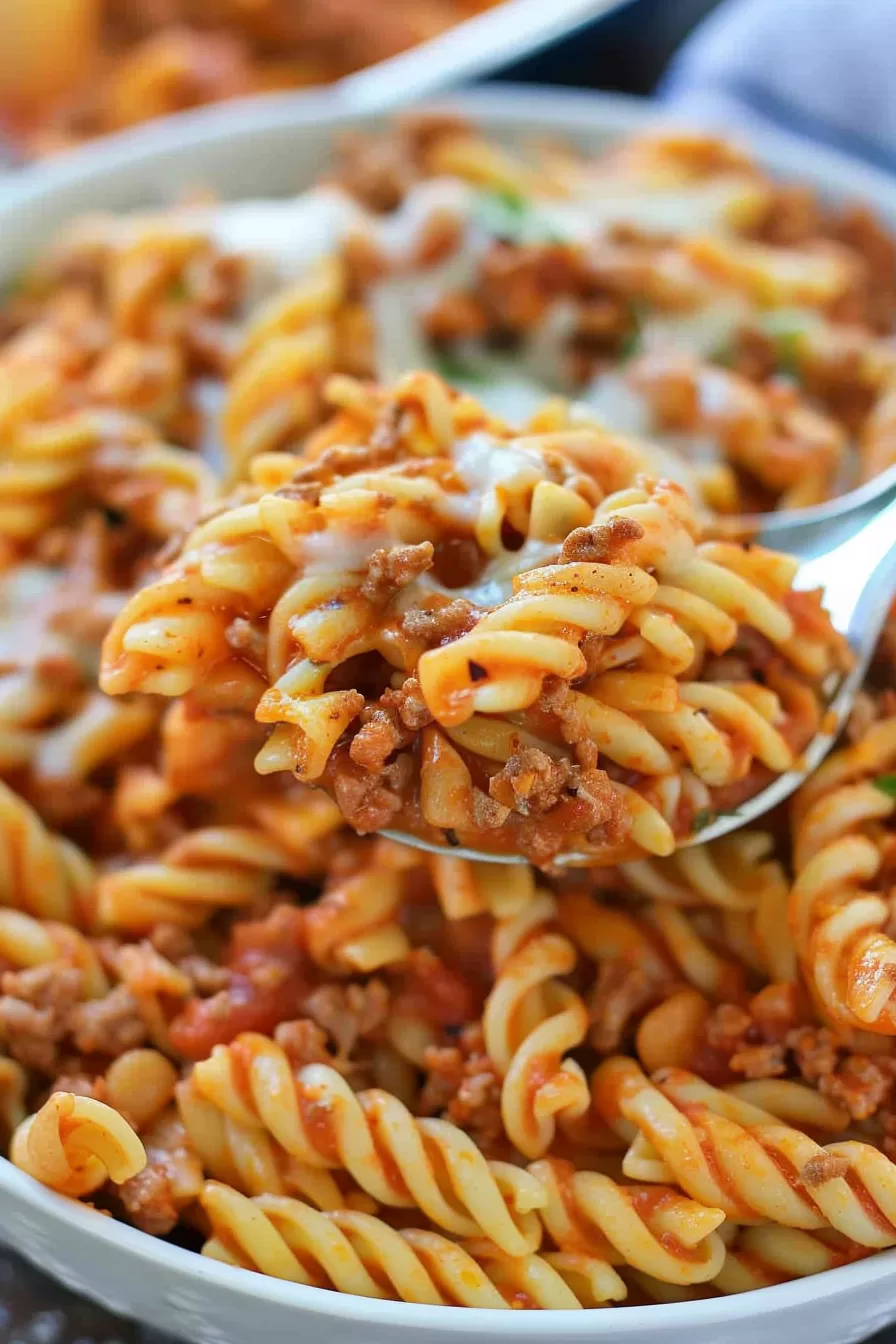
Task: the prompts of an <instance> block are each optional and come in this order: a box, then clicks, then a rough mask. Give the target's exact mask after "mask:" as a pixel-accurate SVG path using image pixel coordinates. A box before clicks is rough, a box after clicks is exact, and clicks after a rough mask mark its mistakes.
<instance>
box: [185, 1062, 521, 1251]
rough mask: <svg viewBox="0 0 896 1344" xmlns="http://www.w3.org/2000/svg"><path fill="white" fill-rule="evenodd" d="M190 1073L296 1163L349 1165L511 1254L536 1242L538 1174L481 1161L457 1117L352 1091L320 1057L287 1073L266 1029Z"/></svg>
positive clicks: (394, 1198)
mask: <svg viewBox="0 0 896 1344" xmlns="http://www.w3.org/2000/svg"><path fill="white" fill-rule="evenodd" d="M193 1078H194V1079H195V1084H196V1087H197V1089H198V1091H199V1092H200V1094H201V1095H202V1096H204V1097H205V1098H206V1099H208V1100H210V1101H211V1102H212V1103H213V1104H214V1105H215V1106H216V1107H217V1108H218V1109H219V1110H222V1111H223V1112H224V1113H225V1114H227V1115H228V1116H231V1117H232V1118H233V1119H235V1120H238V1121H240V1122H241V1123H242V1124H244V1125H247V1126H249V1127H250V1128H256V1129H257V1128H261V1129H263V1130H267V1131H268V1132H269V1133H270V1134H272V1135H273V1137H274V1138H275V1139H276V1140H277V1141H278V1143H279V1144H280V1146H281V1147H282V1148H283V1149H284V1150H285V1151H286V1152H287V1153H289V1154H290V1155H291V1156H292V1157H295V1158H298V1159H299V1161H301V1162H305V1163H307V1164H309V1165H311V1166H322V1167H331V1168H332V1167H335V1168H342V1169H345V1170H346V1171H348V1173H349V1174H350V1175H351V1176H352V1178H353V1179H354V1180H355V1181H356V1182H357V1183H358V1185H359V1186H360V1187H361V1188H362V1189H363V1190H365V1191H366V1192H367V1193H368V1194H369V1195H371V1196H372V1197H373V1198H374V1199H375V1200H377V1202H378V1203H383V1204H389V1205H394V1206H395V1207H399V1208H418V1209H420V1210H422V1212H423V1213H425V1214H426V1216H427V1218H429V1219H430V1220H431V1221H432V1222H434V1223H435V1224H436V1226H437V1227H442V1228H445V1229H446V1230H447V1231H449V1232H452V1233H454V1234H455V1235H459V1236H479V1235H485V1236H487V1237H489V1238H490V1239H491V1240H492V1241H493V1242H494V1243H495V1245H496V1246H498V1247H499V1248H500V1249H501V1250H504V1251H506V1252H507V1254H509V1255H525V1254H528V1253H529V1252H530V1251H531V1250H534V1249H535V1247H537V1245H538V1242H539V1239H540V1228H539V1224H538V1219H537V1218H536V1217H535V1216H534V1213H533V1210H534V1209H536V1208H538V1207H539V1206H540V1204H541V1202H542V1200H543V1194H542V1191H541V1188H540V1186H539V1185H538V1183H537V1181H534V1180H533V1179H532V1178H531V1177H529V1176H527V1174H526V1173H525V1172H524V1171H522V1170H520V1169H519V1168H517V1167H513V1166H510V1165H509V1164H508V1163H506V1162H492V1163H487V1162H486V1160H485V1158H484V1157H483V1156H482V1154H481V1153H480V1152H479V1150H478V1149H477V1148H476V1146H475V1144H473V1143H472V1141H471V1140H470V1139H469V1138H468V1137H467V1135H465V1134H464V1133H463V1132H462V1131H461V1130H459V1129H457V1128H456V1127H455V1126H454V1125H450V1124H448V1123H446V1122H445V1121H443V1120H425V1119H424V1120H418V1119H415V1118H414V1117H413V1116H412V1115H411V1114H410V1113H409V1112H408V1110H407V1109H406V1108H405V1107H404V1106H403V1105H402V1104H401V1102H400V1101H398V1099H397V1098H396V1097H391V1096H389V1095H388V1094H387V1093H384V1092H378V1091H369V1092H363V1093H361V1094H359V1095H358V1096H357V1097H356V1096H355V1094H354V1093H353V1092H352V1091H351V1089H350V1088H349V1087H348V1086H347V1084H346V1083H345V1081H344V1080H343V1079H342V1078H341V1077H340V1076H339V1074H338V1073H336V1072H335V1070H333V1069H331V1068H328V1067H327V1066H326V1065H320V1064H311V1065H308V1066H307V1067H306V1068H304V1069H301V1070H300V1071H299V1073H298V1074H297V1075H296V1077H295V1078H293V1075H292V1073H291V1071H290V1068H289V1063H288V1060H287V1058H286V1056H285V1055H284V1053H283V1051H282V1050H281V1049H280V1048H279V1047H278V1046H277V1045H275V1044H274V1042H273V1041H271V1040H268V1039H266V1038H265V1037H263V1036H257V1035H254V1036H253V1035H249V1036H244V1037H241V1038H238V1039H237V1040H236V1041H235V1042H234V1044H233V1045H231V1046H228V1047H218V1048H217V1049H216V1050H215V1051H213V1052H212V1055H211V1057H210V1059H208V1060H204V1061H201V1062H200V1063H199V1064H197V1065H196V1066H195V1067H194V1070H193ZM238 1080H245V1081H244V1083H241V1082H240V1081H238ZM246 1088H248V1092H247V1093H246V1092H245V1089H246ZM244 1094H245V1097H246V1099H244ZM383 1152H387V1153H388V1154H389V1159H390V1160H389V1162H388V1163H386V1162H385V1161H384V1159H383Z"/></svg>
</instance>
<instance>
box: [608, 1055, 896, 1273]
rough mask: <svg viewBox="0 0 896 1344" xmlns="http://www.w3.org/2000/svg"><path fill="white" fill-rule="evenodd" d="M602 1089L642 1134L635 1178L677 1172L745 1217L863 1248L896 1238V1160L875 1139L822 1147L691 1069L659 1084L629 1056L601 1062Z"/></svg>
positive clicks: (614, 1115)
mask: <svg viewBox="0 0 896 1344" xmlns="http://www.w3.org/2000/svg"><path fill="white" fill-rule="evenodd" d="M593 1095H594V1099H595V1104H596V1106H597V1110H598V1112H599V1113H600V1114H601V1115H603V1117H604V1118H605V1119H606V1120H608V1122H609V1123H611V1124H613V1123H614V1122H615V1123H617V1124H619V1123H620V1122H625V1126H627V1127H628V1128H626V1129H625V1133H626V1134H627V1135H630V1134H631V1132H632V1130H634V1132H635V1134H637V1135H640V1140H639V1139H638V1138H636V1139H635V1142H634V1143H633V1145H632V1146H631V1147H630V1148H629V1151H628V1153H627V1155H626V1158H625V1161H624V1163H623V1170H624V1171H625V1172H626V1174H627V1175H629V1176H630V1177H632V1178H634V1179H645V1178H646V1179H648V1180H658V1181H668V1180H669V1179H670V1178H671V1179H673V1180H675V1181H676V1183H677V1184H679V1185H680V1186H681V1187H682V1189H683V1190H685V1191H687V1193H688V1194H690V1195H691V1196H692V1197H693V1198H694V1199H699V1200H701V1201H702V1202H703V1203H706V1204H712V1205H714V1206H716V1207H718V1208H720V1209H722V1210H724V1212H725V1215H726V1216H727V1217H728V1218H730V1219H731V1220H732V1221H733V1222H736V1223H748V1224H749V1223H757V1222H762V1221H763V1220H766V1219H767V1220H769V1221H771V1222H774V1223H776V1224H780V1225H781V1226H783V1227H791V1228H802V1229H804V1230H807V1231H812V1230H814V1229H818V1228H824V1227H831V1228H833V1229H834V1231H836V1232H840V1233H842V1234H843V1235H844V1236H846V1237H848V1238H849V1239H850V1240H851V1241H854V1242H856V1243H857V1244H858V1245H860V1246H867V1247H882V1246H892V1245H894V1244H896V1221H894V1220H896V1167H894V1165H893V1163H892V1162H890V1160H889V1158H887V1157H886V1156H885V1155H884V1154H883V1153H882V1152H880V1151H879V1150H878V1149H877V1148H872V1147H871V1146H870V1145H869V1144H865V1143H859V1142H856V1141H854V1140H844V1141H841V1142H837V1143H830V1144H826V1145H825V1146H822V1145H820V1144H818V1143H816V1141H815V1140H814V1139H812V1138H810V1137H809V1136H808V1134H805V1133H803V1132H801V1131H800V1130H797V1129H794V1128H792V1127H791V1126H790V1125H786V1124H780V1123H779V1122H778V1121H777V1119H776V1117H775V1115H773V1114H772V1113H770V1112H768V1111H764V1110H762V1109H761V1108H760V1107H758V1106H753V1105H752V1104H751V1103H749V1102H744V1101H742V1100H740V1099H739V1098H737V1097H733V1096H731V1095H730V1094H726V1093H725V1092H722V1091H720V1090H719V1089H718V1088H713V1087H711V1086H710V1085H709V1084H707V1083H704V1082H703V1081H702V1080H701V1079H700V1078H697V1077H696V1076H695V1075H694V1074H690V1073H688V1072H686V1071H685V1070H681V1069H667V1070H660V1071H659V1073H658V1074H657V1075H656V1076H655V1079H654V1081H653V1082H650V1081H649V1080H648V1079H647V1078H646V1077H645V1076H644V1074H643V1073H641V1071H640V1069H639V1068H638V1066H637V1065H636V1064H635V1063H634V1061H632V1060H627V1059H622V1058H617V1059H611V1060H607V1061H606V1062H605V1063H604V1064H602V1065H601V1066H600V1067H599V1068H598V1070H597V1073H596V1074H595V1077H594V1080H593ZM807 1098H809V1099H811V1098H812V1094H811V1093H807Z"/></svg>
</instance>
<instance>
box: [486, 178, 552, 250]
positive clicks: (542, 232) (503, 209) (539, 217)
mask: <svg viewBox="0 0 896 1344" xmlns="http://www.w3.org/2000/svg"><path fill="white" fill-rule="evenodd" d="M473 217H474V219H475V220H476V221H477V223H478V224H479V225H480V227H481V228H482V229H484V230H485V232H486V233H488V234H490V235H491V236H492V237H493V238H499V239H501V240H502V241H503V242H506V243H516V244H522V243H565V242H567V241H568V240H567V239H566V238H564V237H563V236H562V234H560V233H559V232H558V231H557V229H556V228H555V227H554V226H553V224H552V223H551V221H550V220H549V219H546V218H545V217H544V215H543V214H542V213H541V211H539V209H538V207H537V206H535V205H533V203H532V202H531V201H529V200H527V198H526V197H525V196H523V195H521V194H520V192H518V191H509V190H507V189H506V188H505V189H504V190H502V191H480V192H479V193H478V195H477V197H476V204H475V206H474V210H473Z"/></svg>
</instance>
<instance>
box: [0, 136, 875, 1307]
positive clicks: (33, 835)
mask: <svg viewBox="0 0 896 1344" xmlns="http://www.w3.org/2000/svg"><path fill="white" fill-rule="evenodd" d="M894 304H896V254H894V247H893V243H892V242H891V240H890V238H889V236H888V235H887V233H886V231H885V230H884V229H883V227H882V226H881V224H880V223H879V222H878V221H877V220H876V219H875V218H874V217H873V215H872V214H871V213H870V212H869V211H868V210H866V209H864V208H863V207H860V206H856V207H850V208H847V209H844V210H839V211H833V210H831V209H829V208H827V207H825V206H824V205H822V203H821V202H819V201H818V200H816V199H815V198H814V196H812V195H811V194H810V193H808V192H807V191H805V190H803V189H802V188H798V187H795V186H792V185H789V184H780V183H778V182H776V181H773V180H772V179H770V178H769V177H768V176H767V175H766V174H765V173H764V172H763V171H762V170H761V169H760V168H759V167H758V166H757V165H755V164H754V163H753V162H752V161H751V160H749V159H748V158H746V157H745V156H744V155H743V154H742V153H741V152H740V151H738V150H737V149H735V148H734V147H732V146H730V145H728V144H726V143H723V142H720V141H715V140H709V139H705V138H702V137H698V136H686V135H683V134H666V135H661V134H654V135H645V136H642V137H640V138H638V139H635V140H633V141H631V142H630V143H628V144H625V145H623V146H621V147H614V148H612V149H611V150H608V151H607V152H606V153H604V154H603V155H601V156H599V157H596V158H585V157H583V156H582V155H580V154H578V153H576V152H574V151H572V150H570V149H569V148H567V147H565V146H561V145H557V144H554V143H550V144H544V145H541V146H536V147H533V148H532V149H531V150H527V151H525V152H524V151H522V150H520V149H511V148H507V147H505V146H502V145H498V144H496V143H492V142H491V141H489V140H487V139H486V138H485V137H484V136H482V135H481V134H480V133H479V132H478V131H477V130H476V129H475V128H474V127H472V126H470V125H468V124H465V123H462V122H460V121H458V120H456V119H453V118H451V117H448V116H427V117H417V118H414V119H409V120H407V121H405V122H403V123H401V124H399V125H397V126H395V127H394V128H392V129H391V130H390V131H389V132H388V133H387V134H384V135H382V136H376V137H360V136H353V137H351V138H349V139H348V140H347V141H346V142H345V143H344V144H343V145H342V146H341V148H340V150H339V153H338V155H337V156H336V158H335V160H334V162H333V163H332V165H331V167H330V168H329V169H328V171H327V173H326V175H325V177H324V178H322V180H321V181H320V182H319V183H318V184H317V185H316V186H314V187H313V188H311V189H310V190H308V191H306V192H304V193H303V194H301V195H300V196H297V197H294V198H284V199H282V200H272V201H255V202H235V203H226V202H225V203H218V202H215V201H212V200H209V199H205V198H199V197H195V198H193V199H191V200H184V201H180V202H161V201H160V202H158V203H157V206H156V208H154V209H153V210H152V211H146V212H143V213H139V214H136V213H135V214H128V215H125V214H119V215H97V216H93V217H91V218H85V219H81V220H77V221H74V222H73V223H72V224H71V225H70V227H68V228H67V229H66V230H65V231H64V233H63V234H62V235H61V236H60V237H59V238H57V239H56V240H55V241H54V242H53V243H52V245H51V246H50V247H49V248H48V249H46V250H45V251H44V252H43V253H42V254H41V255H40V256H39V257H38V258H37V259H36V260H35V261H34V263H33V265H32V266H31V267H30V269H29V270H28V271H27V273H26V274H24V275H23V276H21V277H19V278H18V279H17V280H16V281H15V283H14V284H13V285H12V286H11V287H10V289H9V291H8V292H7V294H6V295H5V297H4V300H3V303H2V306H0V557H2V569H0V1134H2V1139H0V1142H2V1144H3V1151H4V1152H6V1153H8V1156H9V1159H10V1161H12V1162H13V1163H14V1164H15V1165H16V1166H17V1167H19V1168H20V1169H21V1170H22V1171H24V1172H25V1173H27V1174H28V1175H29V1176H31V1177H33V1178H34V1179H35V1180H37V1181H39V1182H42V1183H43V1184H44V1185H46V1186H48V1187H50V1188H51V1189H52V1190H55V1191H57V1192H58V1193H59V1195H60V1196H63V1197H67V1198H71V1199H76V1200H81V1201H84V1202H86V1203H89V1204H92V1205H93V1206H94V1207H95V1208H96V1209H98V1210H100V1211H102V1212H103V1213H107V1214H112V1215H113V1216H115V1217H117V1218H121V1219H123V1220H125V1221H128V1222H130V1223H132V1224H133V1225H135V1226H136V1227H138V1228H140V1229H142V1230H143V1231H145V1232H146V1233H147V1234H150V1235H154V1236H157V1237H172V1236H173V1237H176V1238H177V1239H178V1241H179V1242H180V1243H181V1244H186V1245H188V1246H190V1247H191V1248H193V1249H195V1250H196V1251H197V1252H200V1253H201V1254H203V1255H205V1256H207V1257H212V1258H215V1259H217V1260H219V1261H223V1262H225V1263H226V1264H229V1265H232V1266H235V1267H238V1268H240V1269H243V1270H252V1271H256V1272H260V1273H263V1274H267V1275H271V1276H274V1277H278V1278H281V1279H286V1280H290V1281H293V1282H297V1283H301V1284H305V1285H310V1286H313V1287H317V1288H320V1289H327V1290H330V1291H335V1292H340V1293H349V1294H358V1295H362V1296H368V1297H373V1298H388V1299H396V1300H399V1301H404V1302H415V1303H428V1304H433V1305H442V1306H454V1307H461V1306H476V1307H490V1308H495V1309H501V1310H505V1309H550V1308H570V1309H579V1308H596V1307H605V1306H606V1307H608V1306H614V1307H619V1306H623V1305H625V1304H627V1303H628V1304H631V1303H650V1302H669V1303H671V1302H677V1301H682V1300H690V1299H694V1298H701V1297H714V1296H717V1295H720V1294H721V1295H725V1294H732V1293H740V1292H745V1291H748V1290H752V1289H756V1288H761V1287H764V1286H770V1285H773V1284H777V1283H781V1282H784V1281H786V1280H789V1279H794V1278H799V1277H803V1276H805V1275H809V1274H814V1273H818V1272H821V1271H823V1270H827V1269H832V1268H836V1267H837V1266H840V1265H843V1264H846V1263H849V1262H852V1261H854V1260H857V1259H860V1258H862V1257H865V1256H868V1255H871V1254H873V1252H874V1251H875V1250H877V1249H880V1248H883V1247H888V1246H893V1245H896V1166H894V1160H896V1147H894V1142H896V1140H894V1135H896V1092H894V1083H896V1055H894V1052H893V1048H892V1047H891V1045H890V1041H891V1040H892V1039H893V1038H894V1036H896V998H894V994H893V971H892V968H893V965H894V964H896V944H894V940H893V939H894V933H893V912H892V900H891V887H892V883H891V882H890V877H891V876H892V870H891V867H890V865H891V863H892V862H893V852H894V848H893V841H894V834H896V832H894V825H893V820H894V815H896V814H894V808H896V774H894V773H893V772H894V769H896V701H894V698H893V691H892V689H891V687H892V676H893V666H894V660H896V643H894V631H896V627H893V626H892V622H891V624H890V626H889V627H888V628H887V629H886V630H885V632H884V635H883V637H882V640H881V644H880V648H879V650H878V655H877V659H876V661H875V664H874V666H873V668H872V672H871V674H870V676H869V678H868V682H867V685H866V687H865V688H864V690H863V691H862V692H861V694H860V696H859V699H858V701H857V703H856V707H855V710H854V712H853V715H852V718H851V720H850V723H849V726H848V728H847V731H846V733H845V736H844V738H843V740H842V741H841V742H840V744H839V745H838V747H837V748H836V749H835V751H834V753H833V754H832V755H831V756H830V757H829V758H828V760H827V761H826V762H825V763H824V764H823V765H822V766H821V767H820V768H819V769H818V770H817V771H816V772H815V773H814V774H813V775H811V776H810V777H809V778H808V779H807V780H806V782H805V783H804V784H803V786H802V788H801V789H800V790H799V792H798V793H797V794H796V795H795V797H794V799H793V800H792V801H791V803H789V804H787V805H786V806H784V807H782V808H780V809H778V811H776V812H774V813H772V814H770V815H769V816H768V817H767V818H765V819H764V821H763V825H762V826H761V828H753V827H745V828H741V829H738V830H735V831H733V832H732V833H731V834H729V835H728V836H726V837H725V838H723V839H720V840H714V841H711V842H709V843H699V838H700V831H701V830H702V829H703V828H704V827H705V826H706V825H707V824H708V823H709V822H710V821H711V820H712V819H713V818H715V817H716V816H717V815H719V814H720V813H722V812H729V811H736V809H737V808H738V807H739V805H740V804H741V803H743V802H744V801H745V800H746V799H748V798H750V797H752V796H753V795H754V794H755V793H757V792H758V791H759V790H761V789H762V788H764V787H765V785H766V784H767V783H768V782H769V781H770V780H771V779H773V778H774V777H775V776H777V775H780V774H783V773H785V772H786V771H788V770H789V769H791V768H793V767H794V766H795V765H797V764H798V763H799V758H800V753H801V752H802V751H803V749H804V748H805V746H806V745H807V743H808V742H809V741H810V740H811V739H812V738H813V737H814V736H815V735H816V733H817V732H818V731H819V729H820V728H821V727H822V726H823V723H824V716H825V708H826V705H827V703H828V700H829V696H830V688H831V685H832V684H836V682H837V680H838V679H839V678H840V677H841V676H842V674H843V673H844V671H845V670H846V669H847V668H848V667H849V664H850V655H849V650H848V648H847V647H846V645H845V642H844V641H843V639H842V638H841V637H840V636H839V635H838V634H837V633H836V632H835V631H834V629H833V627H832V625H831V623H830V621H829V619H828V617H827V614H826V612H825V610H824V597H823V594H822V593H819V592H814V591H807V590H805V589H804V588H803V587H802V586H801V582H800V572H799V564H798V562H797V561H796V560H795V559H793V558H792V557H790V556H787V555H784V554H781V553H778V552H776V551H773V550H770V549H768V548H766V547H764V546H762V545H759V544H757V543H756V542H755V541H754V540H753V539H752V538H753V537H754V536H755V534H756V531H757V529H758V528H759V527H760V526H761V518H762V516H763V515H767V514H769V513H772V512H775V511H779V510H792V509H799V508H804V507H807V506H809V505H812V504H816V503H819V502H822V501H824V500H826V499H830V498H832V497H834V496H835V495H837V494H838V493H840V492H843V491H845V490H848V489H850V488H851V487H852V486H853V485H855V484H856V483H858V482H861V481H865V480H871V479H873V478H874V477H876V476H877V475H879V474H880V473H881V472H883V471H885V470H886V469H887V468H889V467H890V466H892V465H893V462H894V460H896V448H894V443H896V440H894V438H893V432H892V424H891V421H892V406H893V401H892V398H893V396H894V388H896V381H894V380H896V367H894V364H893V349H894V347H893V346H892V341H891V332H892V328H893V324H894ZM395 830H398V831H402V832H405V833H410V834H413V835H415V836H416V837H418V838H420V839H423V840H428V841H432V842H437V844H438V848H437V849H436V850H435V851H434V852H429V851H424V850H420V849H416V848H409V847H406V846H403V845H400V844H398V843H396V842H395V841H394V840H392V839H390V838H388V837H386V836H384V835H382V834H381V832H383V831H395ZM695 840H696V841H697V843H691V842H693V841H695ZM461 847H469V848H472V849H475V850H477V851H481V852H482V853H483V854H484V855H487V854H489V853H491V854H493V855H495V856H497V857H500V856H502V855H507V854H514V855H522V856H524V857H525V858H526V859H527V860H528V862H526V863H522V864H518V865H513V866H507V865H503V864H497V863H491V862H488V861H486V859H485V858H483V860H482V861H476V860H473V859H470V858H466V857H461V856H460V855H458V854H456V853H452V849H455V848H461ZM570 853H574V854H576V855H577V856H578V859H579V862H580V866H577V867H566V866H563V865H562V864H561V863H560V862H559V860H561V859H564V858H566V857H568V856H569V855H570Z"/></svg>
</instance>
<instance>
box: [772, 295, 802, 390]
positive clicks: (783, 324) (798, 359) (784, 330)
mask: <svg viewBox="0 0 896 1344" xmlns="http://www.w3.org/2000/svg"><path fill="white" fill-rule="evenodd" d="M764 327H765V330H766V332H767V333H768V335H769V336H770V337H771V339H772V342H773V344H774V347H775V360H776V362H777V366H778V372H779V373H783V374H784V375H785V376H786V377H788V378H793V379H795V380H798V379H799V377H800V370H801V366H802V355H803V346H804V343H805V339H806V334H807V320H806V315H805V313H802V312H800V311H799V309H796V310H793V309H789V308H782V309H781V310H780V312H777V313H770V314H769V315H768V317H767V318H766V319H765V322H764Z"/></svg>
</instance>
